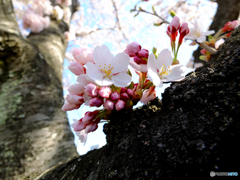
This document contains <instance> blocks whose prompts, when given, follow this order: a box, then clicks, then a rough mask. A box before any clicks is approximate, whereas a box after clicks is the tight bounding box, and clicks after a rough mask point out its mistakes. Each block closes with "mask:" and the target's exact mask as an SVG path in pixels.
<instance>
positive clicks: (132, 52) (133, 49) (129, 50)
mask: <svg viewBox="0 0 240 180" xmlns="http://www.w3.org/2000/svg"><path fill="white" fill-rule="evenodd" d="M140 50H141V46H140V45H139V44H138V43H137V42H132V43H130V44H128V45H127V47H126V49H125V50H124V52H125V53H126V54H128V55H129V56H130V57H134V56H136V54H137V53H138V51H140Z"/></svg>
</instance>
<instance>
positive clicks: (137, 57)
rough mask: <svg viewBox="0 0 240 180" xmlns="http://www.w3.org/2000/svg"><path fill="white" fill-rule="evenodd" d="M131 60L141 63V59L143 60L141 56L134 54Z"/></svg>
mask: <svg viewBox="0 0 240 180" xmlns="http://www.w3.org/2000/svg"><path fill="white" fill-rule="evenodd" d="M133 60H134V62H135V63H137V64H142V61H143V60H142V58H141V57H139V56H134V58H133Z"/></svg>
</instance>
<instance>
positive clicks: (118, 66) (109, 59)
mask: <svg viewBox="0 0 240 180" xmlns="http://www.w3.org/2000/svg"><path fill="white" fill-rule="evenodd" d="M93 59H94V63H95V64H94V63H92V62H88V63H87V75H88V76H89V78H90V79H92V80H93V81H94V82H95V83H96V84H97V85H99V86H111V85H112V84H114V85H115V86H116V87H126V86H128V85H129V84H130V83H131V81H132V77H131V76H129V75H128V74H127V73H125V72H124V71H126V70H127V67H128V64H129V56H128V55H126V54H125V53H119V54H117V55H116V56H115V57H114V56H113V55H112V53H111V52H110V50H109V49H108V47H107V46H106V45H102V46H97V47H96V48H95V49H94V52H93Z"/></svg>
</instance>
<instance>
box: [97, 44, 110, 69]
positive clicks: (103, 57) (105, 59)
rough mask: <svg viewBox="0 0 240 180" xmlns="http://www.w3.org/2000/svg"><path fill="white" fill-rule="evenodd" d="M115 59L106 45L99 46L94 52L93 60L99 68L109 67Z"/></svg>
mask: <svg viewBox="0 0 240 180" xmlns="http://www.w3.org/2000/svg"><path fill="white" fill-rule="evenodd" d="M113 58H114V56H113V55H112V53H111V52H110V50H109V49H108V47H107V46H106V45H104V44H103V45H102V46H97V47H96V48H95V49H94V51H93V60H94V62H95V64H96V65H97V67H99V66H100V65H101V66H102V67H103V66H104V64H106V65H107V66H108V64H111V63H112V61H113Z"/></svg>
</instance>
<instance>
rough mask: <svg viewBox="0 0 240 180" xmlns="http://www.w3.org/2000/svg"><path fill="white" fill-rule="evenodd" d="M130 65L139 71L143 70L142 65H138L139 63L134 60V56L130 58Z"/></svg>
mask: <svg viewBox="0 0 240 180" xmlns="http://www.w3.org/2000/svg"><path fill="white" fill-rule="evenodd" d="M129 65H130V66H131V67H132V68H133V69H135V70H137V71H140V70H141V66H140V65H138V64H137V63H135V62H134V60H133V58H130V62H129Z"/></svg>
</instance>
